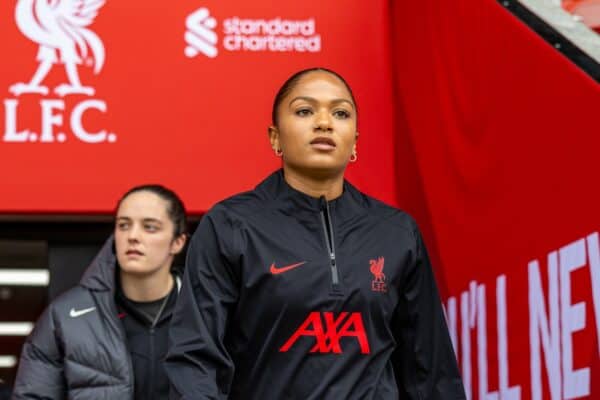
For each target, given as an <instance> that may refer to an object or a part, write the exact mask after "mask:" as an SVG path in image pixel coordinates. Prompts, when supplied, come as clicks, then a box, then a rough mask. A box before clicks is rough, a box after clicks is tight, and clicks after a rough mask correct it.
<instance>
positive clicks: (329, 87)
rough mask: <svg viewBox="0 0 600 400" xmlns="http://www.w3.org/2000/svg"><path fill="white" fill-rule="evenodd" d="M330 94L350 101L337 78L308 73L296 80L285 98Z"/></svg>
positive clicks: (344, 88) (346, 91)
mask: <svg viewBox="0 0 600 400" xmlns="http://www.w3.org/2000/svg"><path fill="white" fill-rule="evenodd" d="M325 92H330V93H332V94H335V95H336V96H338V97H343V98H347V99H349V100H351V99H352V97H351V95H350V91H349V90H348V88H347V87H346V85H345V84H344V82H342V81H341V80H340V78H338V77H337V76H335V75H333V74H331V73H329V72H325V71H312V72H308V73H307V74H306V75H303V76H302V77H300V79H298V82H296V84H295V85H294V86H293V87H292V89H291V90H290V92H289V93H288V95H287V96H286V97H288V98H289V97H295V96H298V95H309V96H310V95H311V94H318V93H325Z"/></svg>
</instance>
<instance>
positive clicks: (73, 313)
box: [69, 307, 96, 318]
mask: <svg viewBox="0 0 600 400" xmlns="http://www.w3.org/2000/svg"><path fill="white" fill-rule="evenodd" d="M95 309H96V307H90V308H84V309H83V310H75V309H74V308H71V311H70V312H69V316H70V317H71V318H77V317H81V316H82V315H83V314H87V313H89V312H92V311H94V310H95Z"/></svg>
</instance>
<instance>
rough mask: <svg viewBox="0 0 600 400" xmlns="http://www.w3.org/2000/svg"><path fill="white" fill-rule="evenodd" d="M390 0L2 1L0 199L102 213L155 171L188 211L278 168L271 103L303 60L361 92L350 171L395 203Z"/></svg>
mask: <svg viewBox="0 0 600 400" xmlns="http://www.w3.org/2000/svg"><path fill="white" fill-rule="evenodd" d="M388 14H389V10H388V4H387V2H386V1H375V2H369V3H365V2H361V1H351V2H349V3H347V4H345V5H344V6H343V7H340V6H339V5H337V4H334V3H331V4H323V2H321V1H313V0H309V1H308V2H304V3H302V4H299V3H298V4H295V3H287V2H284V3H281V4H278V5H277V6H274V5H273V3H272V2H270V1H263V0H257V1H252V2H243V1H235V2H220V1H211V0H207V1H191V0H186V1H177V2H172V3H169V4H166V3H153V2H147V1H141V0H135V1H134V0H132V1H126V2H123V1H114V0H109V1H106V2H104V3H102V2H91V1H88V2H85V1H83V2H76V1H75V2H72V1H48V0H19V1H3V2H1V3H0V20H1V21H2V24H0V37H1V38H2V40H0V52H2V54H4V57H3V62H2V65H1V66H0V93H2V94H1V98H0V102H1V106H0V129H2V130H0V171H1V172H0V184H1V186H2V196H0V212H3V213H7V212H8V213H12V212H18V213H30V212H41V213H107V212H111V211H112V210H113V208H114V205H115V201H116V199H117V198H118V197H119V195H120V194H122V193H123V192H124V191H125V190H126V189H127V188H129V187H130V186H132V185H135V184H140V183H147V182H160V183H163V184H165V185H167V186H169V187H171V188H173V189H175V190H176V191H177V192H179V193H180V194H181V195H182V197H183V198H184V200H185V201H186V204H187V206H188V208H189V210H190V211H191V212H194V213H201V212H203V211H205V210H206V209H208V208H209V207H210V206H211V205H212V204H213V203H215V202H216V201H218V200H220V199H222V198H224V197H227V196H229V195H231V194H233V193H236V192H238V191H242V190H247V189H249V188H251V187H253V186H254V185H255V184H257V183H258V182H259V181H260V180H261V179H262V178H263V177H265V176H266V175H267V174H268V173H269V172H270V171H272V170H274V169H275V168H277V167H278V162H279V161H278V159H277V158H276V157H275V156H274V155H273V152H272V151H271V149H270V146H269V143H268V138H267V127H268V125H269V123H270V111H271V104H272V101H273V97H274V95H275V92H276V91H277V89H278V88H279V86H280V85H281V84H282V83H283V81H284V80H285V79H286V78H287V77H288V76H290V75H291V74H292V73H294V72H296V71H297V70H299V69H302V68H307V67H312V66H324V67H328V68H332V69H334V70H336V71H338V72H339V73H341V74H342V75H344V76H345V77H346V78H347V80H348V81H349V83H350V84H351V86H352V87H353V88H354V90H355V92H356V93H355V95H356V97H357V99H359V100H358V102H359V113H360V117H359V125H360V132H361V136H360V141H359V147H358V151H359V161H358V162H357V163H356V164H353V166H352V167H351V168H350V173H349V177H350V179H351V180H352V181H353V182H355V183H356V184H357V185H358V186H359V187H361V188H362V189H363V190H365V191H366V192H369V193H371V194H373V195H376V196H377V197H379V198H381V199H383V200H385V201H387V202H391V203H394V202H395V200H396V191H395V179H394V168H393V163H394V158H393V154H394V146H393V145H392V144H393V137H392V134H393V131H392V108H393V103H392V88H391V86H390V85H389V82H390V80H391V76H390V74H391V69H390V60H389V35H388V30H387V26H388Z"/></svg>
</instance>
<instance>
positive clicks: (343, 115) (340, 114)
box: [333, 110, 350, 119]
mask: <svg viewBox="0 0 600 400" xmlns="http://www.w3.org/2000/svg"><path fill="white" fill-rule="evenodd" d="M333 115H334V116H335V117H336V118H339V119H346V118H350V113H349V112H348V111H346V110H336V111H334V112H333Z"/></svg>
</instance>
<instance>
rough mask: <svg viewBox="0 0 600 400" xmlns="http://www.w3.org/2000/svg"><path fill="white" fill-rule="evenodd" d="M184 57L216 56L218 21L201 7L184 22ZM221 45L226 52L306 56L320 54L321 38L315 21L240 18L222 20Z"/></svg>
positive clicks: (311, 19) (279, 18)
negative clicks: (292, 53) (288, 53)
mask: <svg viewBox="0 0 600 400" xmlns="http://www.w3.org/2000/svg"><path fill="white" fill-rule="evenodd" d="M185 26H186V28H187V29H186V32H185V42H186V44H187V46H186V48H185V50H184V52H185V55H187V56H188V57H190V58H192V57H195V56H196V55H198V54H199V53H202V54H204V55H205V56H207V57H210V58H214V57H216V56H217V54H218V48H217V42H218V36H217V33H216V32H215V31H214V29H215V28H216V27H217V21H216V19H215V18H213V17H211V16H210V12H209V10H208V9H207V8H205V7H202V8H199V9H198V10H196V11H194V12H193V13H192V14H190V15H189V16H188V17H187V18H186V21H185ZM221 26H222V32H220V35H219V36H220V39H221V40H220V41H221V43H222V49H223V50H225V51H228V52H277V53H285V52H299V53H304V52H309V53H318V52H320V51H321V35H320V34H319V32H318V31H317V23H316V21H315V19H314V18H307V19H300V20H297V19H288V18H281V17H276V18H271V19H266V18H259V19H254V18H252V19H250V18H240V17H236V16H234V17H229V18H225V19H223V20H222V24H221Z"/></svg>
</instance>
